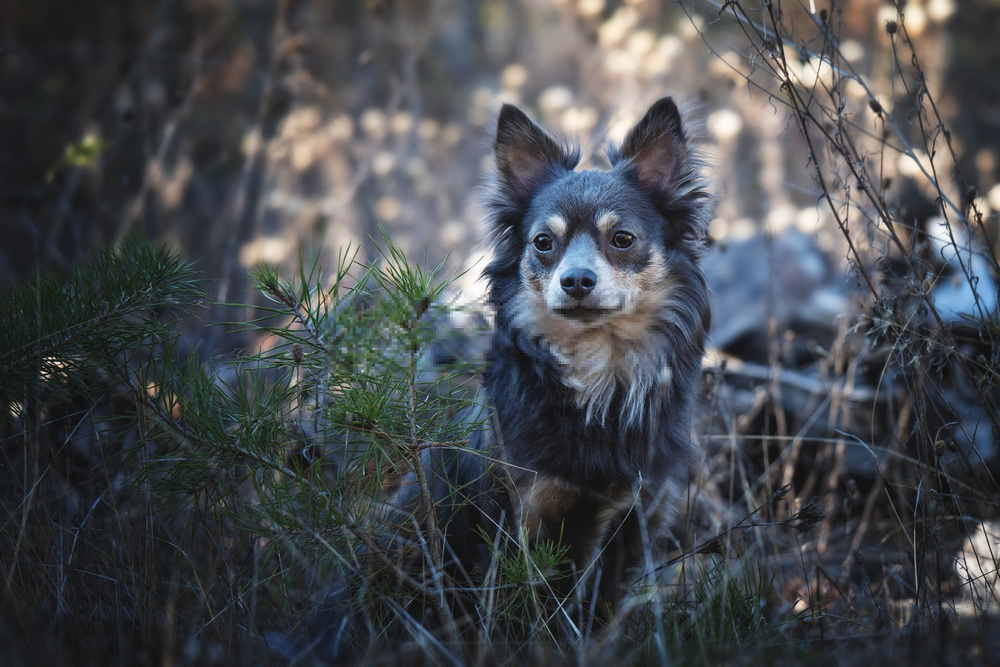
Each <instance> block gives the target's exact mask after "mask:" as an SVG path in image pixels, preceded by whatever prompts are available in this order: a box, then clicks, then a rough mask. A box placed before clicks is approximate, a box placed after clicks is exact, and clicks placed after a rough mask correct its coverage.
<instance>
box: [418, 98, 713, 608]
mask: <svg viewBox="0 0 1000 667" xmlns="http://www.w3.org/2000/svg"><path fill="white" fill-rule="evenodd" d="M494 152H495V158H496V172H497V173H496V182H495V185H494V186H493V187H492V189H491V190H490V192H489V195H488V200H487V205H488V207H489V212H490V219H489V224H490V231H491V239H492V244H493V250H494V259H493V261H492V263H490V264H489V266H488V267H487V268H486V270H485V275H486V277H487V279H488V281H489V298H490V302H491V304H492V306H493V307H494V309H495V312H496V330H495V333H494V338H493V344H492V353H491V360H490V363H489V366H488V369H487V371H486V373H485V377H484V388H485V394H486V397H487V401H488V406H489V408H490V410H489V413H490V415H489V417H488V419H487V428H485V429H484V430H482V431H480V432H479V433H477V434H476V436H475V437H474V439H473V442H472V448H473V449H475V450H478V451H480V452H491V453H493V459H494V460H496V459H499V461H500V462H501V463H500V464H499V465H494V466H492V468H493V469H492V470H490V469H488V468H489V466H485V465H484V461H486V460H489V459H487V458H485V457H481V456H473V455H469V454H464V455H463V454H455V453H448V454H441V453H439V454H437V455H433V456H431V457H429V463H431V465H432V467H433V469H435V470H436V471H437V474H438V492H437V495H439V496H440V497H441V498H456V497H457V498H458V499H459V500H460V501H462V502H463V503H464V502H465V501H467V500H468V501H471V503H469V504H464V505H461V506H460V507H459V508H458V509H457V513H456V512H453V511H451V508H453V507H454V506H453V505H451V504H450V503H446V506H445V507H442V508H439V514H440V516H441V518H442V520H443V522H444V523H446V524H448V525H447V526H446V528H445V530H446V533H447V534H448V539H449V544H450V546H451V547H452V552H453V553H455V554H457V555H458V556H459V558H460V559H463V560H466V561H468V562H473V561H474V559H475V553H474V552H473V551H471V550H470V547H472V546H473V545H471V544H468V543H467V542H468V536H470V535H475V534H477V533H478V532H480V531H478V530H477V526H483V527H486V528H487V529H488V528H489V527H490V526H489V524H490V523H492V522H493V521H494V520H496V518H497V516H498V514H497V513H498V511H499V512H503V513H504V514H505V516H507V517H512V518H513V520H514V527H515V528H516V529H517V530H519V531H522V534H526V535H527V537H528V538H529V539H530V540H553V541H556V542H559V543H561V544H562V545H563V546H565V547H567V548H568V556H569V558H570V560H571V561H572V565H573V569H574V570H575V572H576V574H577V576H578V577H580V576H584V575H592V576H591V577H590V579H589V580H590V581H594V582H595V583H596V586H593V587H592V590H590V591H589V592H587V591H586V589H584V595H583V596H582V597H583V598H585V599H586V598H592V596H594V595H596V601H595V600H594V599H590V600H589V602H590V603H591V604H593V603H594V602H596V603H597V604H596V606H597V608H601V607H604V606H606V605H604V604H603V603H607V605H610V606H612V607H613V606H614V605H615V604H616V603H617V602H618V601H619V600H620V599H621V596H622V595H623V592H624V586H625V585H627V584H628V583H629V582H630V577H632V576H634V575H635V574H637V573H638V570H639V569H641V567H642V566H643V564H644V563H645V562H646V557H647V555H649V554H651V553H652V554H655V552H656V550H657V548H658V547H659V546H661V544H662V541H663V539H664V537H665V536H666V534H667V530H668V528H669V525H670V522H671V519H672V517H673V516H674V513H675V511H676V508H677V505H678V502H679V499H680V496H681V493H682V490H683V487H684V486H685V484H686V481H687V478H688V476H689V474H690V471H691V467H692V465H693V464H694V462H695V461H696V459H697V449H696V447H695V445H694V443H693V441H692V433H691V431H692V414H693V410H694V407H695V402H696V400H697V397H698V394H699V387H700V370H701V359H702V355H703V353H704V343H705V336H706V334H707V332H708V328H709V306H708V293H707V288H706V285H705V278H704V276H703V275H702V272H701V270H700V269H699V265H698V263H699V257H700V255H701V253H702V250H703V248H704V246H705V241H706V239H707V227H708V220H709V218H710V216H711V214H712V205H711V197H710V196H709V194H708V191H707V189H706V186H705V183H704V181H703V180H702V175H701V164H700V162H699V160H698V158H697V156H696V154H695V153H694V151H693V149H692V148H691V146H690V145H689V143H688V140H687V137H686V135H685V132H684V128H683V126H682V123H681V116H680V113H679V112H678V110H677V106H676V105H675V104H674V102H673V100H672V99H670V98H669V97H668V98H663V99H661V100H659V101H658V102H656V103H655V104H654V105H653V106H652V107H651V108H650V109H649V110H648V111H647V112H646V115H645V116H643V118H642V119H641V120H640V121H639V122H638V123H637V124H636V125H635V126H634V127H633V128H632V129H631V130H630V131H629V132H628V134H627V135H626V137H625V139H624V141H623V142H622V144H621V146H618V147H615V146H612V147H611V148H610V149H609V151H608V158H609V160H610V162H611V170H610V171H606V172H602V171H575V170H574V169H575V167H576V165H577V162H578V161H579V153H578V151H576V150H573V149H570V148H568V147H565V146H562V145H560V144H559V143H557V142H556V141H554V140H553V139H552V138H551V137H550V136H549V135H548V134H546V133H545V131H544V130H542V129H541V128H540V127H539V126H538V125H536V124H535V123H534V122H532V121H531V120H530V119H529V118H528V117H527V116H526V115H525V114H524V113H523V112H522V111H520V110H519V109H517V108H516V107H514V106H511V105H504V107H503V108H502V109H501V111H500V116H499V119H498V122H497V134H496V143H495V145H494ZM454 489H461V490H462V491H461V492H460V493H458V494H457V495H456V494H455V493H454V492H453V490H454ZM442 510H443V511H442ZM484 512H485V513H486V516H487V518H486V519H485V520H484V516H483V513H484Z"/></svg>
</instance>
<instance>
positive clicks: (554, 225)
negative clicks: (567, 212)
mask: <svg viewBox="0 0 1000 667" xmlns="http://www.w3.org/2000/svg"><path fill="white" fill-rule="evenodd" d="M545 224H547V225H548V226H549V230H550V231H551V232H552V233H553V234H555V235H556V236H565V235H566V227H567V226H568V225H567V224H566V220H565V218H563V217H562V216H561V215H552V216H549V217H548V219H546V221H545Z"/></svg>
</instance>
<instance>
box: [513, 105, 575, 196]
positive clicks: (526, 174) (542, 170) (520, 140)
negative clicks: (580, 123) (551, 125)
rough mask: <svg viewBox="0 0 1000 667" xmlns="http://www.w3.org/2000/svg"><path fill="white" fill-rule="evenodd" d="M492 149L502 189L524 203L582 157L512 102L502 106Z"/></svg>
mask: <svg viewBox="0 0 1000 667" xmlns="http://www.w3.org/2000/svg"><path fill="white" fill-rule="evenodd" d="M493 152H494V155H495V156H496V161H497V176H498V178H499V185H500V187H501V189H502V190H503V191H504V194H505V195H506V196H507V197H510V198H511V200H513V201H514V202H516V203H517V204H518V205H521V206H523V205H525V204H527V203H528V202H529V201H530V200H531V198H532V197H533V196H534V195H535V193H536V192H538V189H539V188H541V187H542V186H543V185H545V184H546V183H548V182H549V181H551V180H552V179H554V178H556V177H557V176H559V174H560V173H564V172H566V171H572V170H573V168H574V167H576V164H577V162H579V160H580V154H579V151H573V150H570V149H568V148H564V147H560V146H559V144H557V143H556V142H555V141H553V139H552V137H550V136H549V135H548V134H546V133H545V130H543V129H542V128H540V127H538V125H536V124H535V123H534V122H532V120H531V119H530V118H528V116H527V115H525V113H524V112H523V111H521V110H520V109H518V108H517V107H515V106H514V105H512V104H504V105H503V108H501V109H500V116H499V117H498V118H497V138H496V142H495V143H494V144H493Z"/></svg>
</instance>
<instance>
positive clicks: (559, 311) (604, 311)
mask: <svg viewBox="0 0 1000 667" xmlns="http://www.w3.org/2000/svg"><path fill="white" fill-rule="evenodd" d="M617 310H618V309H617V308H594V307H592V306H568V307H564V308H554V309H553V312H554V313H555V314H556V315H559V316H560V317H565V318H567V319H570V320H576V321H578V322H583V323H586V324H590V323H592V322H596V321H598V320H600V319H601V318H603V317H607V316H608V315H610V314H612V313H614V312H616V311H617Z"/></svg>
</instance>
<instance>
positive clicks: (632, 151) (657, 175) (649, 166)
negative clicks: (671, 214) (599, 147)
mask: <svg viewBox="0 0 1000 667" xmlns="http://www.w3.org/2000/svg"><path fill="white" fill-rule="evenodd" d="M609 153H611V155H609V158H610V160H611V164H615V163H617V162H619V161H620V160H623V159H628V160H631V162H632V165H633V166H634V167H635V170H636V174H637V175H638V177H639V181H640V182H641V183H642V184H643V185H644V186H645V187H646V188H647V189H649V190H653V191H658V192H667V191H670V190H671V189H672V185H673V183H674V182H675V180H676V179H677V175H678V174H679V173H681V172H682V171H684V170H685V169H686V168H687V162H688V155H687V139H686V138H685V136H684V129H683V128H682V127H681V114H680V112H679V111H678V110H677V105H676V104H674V101H673V99H671V98H669V97H663V98H661V99H659V100H658V101H657V102H656V103H655V104H654V105H653V106H651V107H650V108H649V111H647V112H646V115H645V116H643V117H642V120H640V121H639V122H638V123H636V124H635V127H633V128H632V129H631V130H629V132H628V134H627V135H625V141H624V142H622V145H621V148H619V149H618V150H617V151H615V150H612V151H609Z"/></svg>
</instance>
